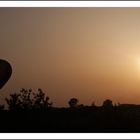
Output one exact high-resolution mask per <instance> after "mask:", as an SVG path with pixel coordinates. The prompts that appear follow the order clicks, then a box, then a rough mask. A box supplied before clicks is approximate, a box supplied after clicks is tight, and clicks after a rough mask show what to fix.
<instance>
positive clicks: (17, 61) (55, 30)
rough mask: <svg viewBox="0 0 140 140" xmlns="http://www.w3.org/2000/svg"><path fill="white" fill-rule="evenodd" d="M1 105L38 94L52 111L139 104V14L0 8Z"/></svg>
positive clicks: (133, 11) (109, 10)
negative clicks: (4, 76)
mask: <svg viewBox="0 0 140 140" xmlns="http://www.w3.org/2000/svg"><path fill="white" fill-rule="evenodd" d="M0 21H1V22H0V58H1V59H6V60H8V61H9V62H10V63H11V64H12V67H13V74H12V77H11V79H10V80H9V81H8V83H7V84H6V85H5V86H4V88H3V89H2V90H0V100H1V102H4V98H5V97H8V96H9V94H10V93H13V92H18V91H19V90H20V89H21V88H22V87H24V88H27V89H28V88H32V89H34V90H37V88H42V89H43V90H44V92H46V93H47V95H48V96H49V97H50V100H51V101H52V102H54V106H67V102H68V100H69V99H70V98H72V97H76V98H78V99H79V100H80V103H83V104H87V105H90V104H91V103H92V102H93V101H94V102H95V104H97V105H100V104H102V102H103V100H105V99H111V100H113V102H114V103H117V102H120V103H136V104H140V8H0Z"/></svg>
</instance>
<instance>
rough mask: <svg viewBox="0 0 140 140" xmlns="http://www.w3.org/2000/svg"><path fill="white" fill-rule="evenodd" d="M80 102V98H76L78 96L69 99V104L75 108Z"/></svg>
mask: <svg viewBox="0 0 140 140" xmlns="http://www.w3.org/2000/svg"><path fill="white" fill-rule="evenodd" d="M78 102H79V101H78V99H76V98H71V99H70V100H69V102H68V104H69V106H70V107H72V108H74V107H77V105H78Z"/></svg>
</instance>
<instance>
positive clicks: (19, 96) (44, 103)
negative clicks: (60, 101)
mask: <svg viewBox="0 0 140 140" xmlns="http://www.w3.org/2000/svg"><path fill="white" fill-rule="evenodd" d="M6 102H7V104H8V107H9V110H16V111H17V110H33V109H34V110H42V109H46V108H49V107H51V106H52V103H50V102H49V97H48V96H46V94H45V93H44V92H43V91H42V90H41V89H38V91H37V92H33V91H32V89H29V90H26V89H24V88H22V89H21V90H20V92H19V93H14V94H11V95H10V98H9V99H8V98H6Z"/></svg>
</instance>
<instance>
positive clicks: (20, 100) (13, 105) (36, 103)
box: [0, 88, 140, 111]
mask: <svg viewBox="0 0 140 140" xmlns="http://www.w3.org/2000/svg"><path fill="white" fill-rule="evenodd" d="M5 100H6V103H7V105H8V110H13V111H21V110H24V111H25V110H26V111H28V110H46V109H49V108H56V107H54V106H53V102H50V98H49V97H48V96H47V95H46V93H44V92H43V91H42V89H40V88H39V89H38V90H37V92H34V91H33V90H32V89H24V88H22V89H21V90H20V91H19V92H17V93H13V94H10V97H9V98H5ZM68 104H69V107H70V108H77V109H78V108H83V107H90V106H87V105H84V104H79V100H78V99H77V98H71V99H70V100H69V101H68ZM117 106H123V107H130V106H131V107H132V106H135V107H136V106H137V107H140V105H135V104H120V103H117V104H114V105H113V103H112V101H111V100H110V99H106V100H105V101H104V102H103V104H102V106H101V107H104V108H112V107H117ZM91 107H97V106H96V105H95V102H93V103H92V104H91ZM4 109H5V106H4V105H0V110H4Z"/></svg>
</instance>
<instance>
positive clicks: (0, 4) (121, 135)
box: [0, 1, 140, 139]
mask: <svg viewBox="0 0 140 140" xmlns="http://www.w3.org/2000/svg"><path fill="white" fill-rule="evenodd" d="M0 7H139V8H140V1H0ZM0 139H140V133H0Z"/></svg>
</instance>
